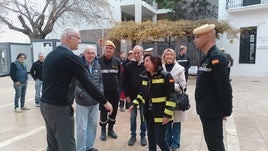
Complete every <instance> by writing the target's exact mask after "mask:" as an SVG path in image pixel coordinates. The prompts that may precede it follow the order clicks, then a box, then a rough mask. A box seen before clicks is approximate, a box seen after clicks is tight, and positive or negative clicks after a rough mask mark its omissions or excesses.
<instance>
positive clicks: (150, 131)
mask: <svg viewBox="0 0 268 151" xmlns="http://www.w3.org/2000/svg"><path fill="white" fill-rule="evenodd" d="M144 118H145V120H146V125H147V135H148V140H149V151H156V145H158V146H159V147H160V149H161V151H169V148H168V145H167V142H166V140H165V130H166V125H162V123H155V122H154V116H153V113H152V111H149V110H146V111H145V112H144ZM152 138H155V140H154V139H152Z"/></svg>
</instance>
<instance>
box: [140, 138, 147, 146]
mask: <svg viewBox="0 0 268 151" xmlns="http://www.w3.org/2000/svg"><path fill="white" fill-rule="evenodd" d="M146 145H147V140H146V138H145V137H141V146H146Z"/></svg>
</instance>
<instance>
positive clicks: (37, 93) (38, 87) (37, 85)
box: [34, 79, 43, 104]
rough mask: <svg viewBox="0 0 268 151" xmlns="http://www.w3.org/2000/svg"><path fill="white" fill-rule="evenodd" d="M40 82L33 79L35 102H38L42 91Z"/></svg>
mask: <svg viewBox="0 0 268 151" xmlns="http://www.w3.org/2000/svg"><path fill="white" fill-rule="evenodd" d="M42 83H43V81H41V80H39V79H36V80H35V99H34V100H35V104H39V100H40V98H41V93H42V92H41V91H42Z"/></svg>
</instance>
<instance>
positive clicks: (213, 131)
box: [200, 116, 225, 151]
mask: <svg viewBox="0 0 268 151" xmlns="http://www.w3.org/2000/svg"><path fill="white" fill-rule="evenodd" d="M200 119H201V122H202V125H203V131H204V135H205V140H206V143H207V147H208V150H209V151H225V149H224V144H223V127H222V126H223V117H208V116H200Z"/></svg>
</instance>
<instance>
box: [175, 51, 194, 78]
mask: <svg viewBox="0 0 268 151" xmlns="http://www.w3.org/2000/svg"><path fill="white" fill-rule="evenodd" d="M186 53H187V47H186V46H181V47H180V52H179V55H178V56H177V57H176V60H177V62H178V63H179V64H180V65H181V66H183V67H184V69H185V79H186V81H187V80H188V70H189V68H190V67H191V65H192V63H191V59H190V57H189V56H188V55H187V54H186Z"/></svg>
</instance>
